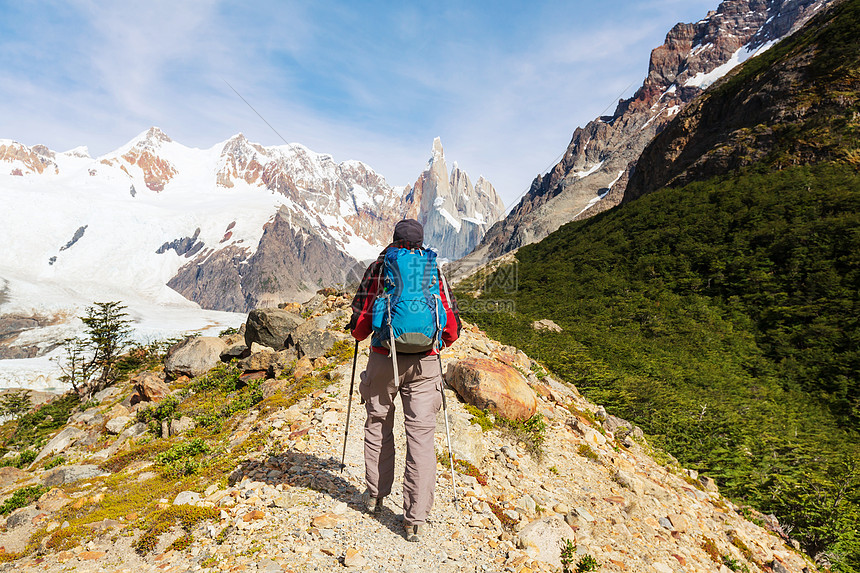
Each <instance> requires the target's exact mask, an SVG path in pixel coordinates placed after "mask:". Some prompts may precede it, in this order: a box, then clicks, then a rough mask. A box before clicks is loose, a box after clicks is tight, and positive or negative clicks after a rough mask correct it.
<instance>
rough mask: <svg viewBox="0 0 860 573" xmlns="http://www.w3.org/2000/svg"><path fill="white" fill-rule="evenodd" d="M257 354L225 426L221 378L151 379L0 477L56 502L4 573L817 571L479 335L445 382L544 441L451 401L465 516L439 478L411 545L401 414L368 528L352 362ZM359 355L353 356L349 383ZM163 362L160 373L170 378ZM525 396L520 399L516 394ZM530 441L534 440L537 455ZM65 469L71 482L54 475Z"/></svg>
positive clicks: (329, 308)
mask: <svg viewBox="0 0 860 573" xmlns="http://www.w3.org/2000/svg"><path fill="white" fill-rule="evenodd" d="M323 299H324V300H322V301H321V300H319V299H318V300H317V301H316V305H315V306H313V307H308V306H307V305H306V306H305V307H295V308H292V309H287V310H293V311H297V312H300V313H302V314H304V315H305V318H309V320H308V321H307V322H308V323H311V322H312V323H313V328H310V327H303V329H300V331H302V330H303V331H304V332H305V335H307V336H311V337H312V338H313V339H314V340H317V341H319V340H322V339H325V341H327V342H325V345H327V346H329V347H330V345H329V343H332V344H334V342H336V340H337V339H339V338H341V337H340V335H339V334H338V329H339V328H342V325H343V323H344V322H345V320H346V312H345V310H344V306H345V301H344V300H343V299H337V298H336V297H329V298H328V299H325V297H323ZM308 315H310V317H309V316H308ZM269 326H271V324H270V325H269ZM299 327H300V325H298V324H294V325H292V326H289V327H288V328H292V329H294V330H295V329H296V328H299ZM258 330H260V329H258ZM323 331H327V332H329V333H331V334H328V335H324V334H323ZM302 340H305V348H307V349H310V348H311V346H312V345H311V344H310V343H309V342H307V341H306V339H302ZM203 342H206V341H203ZM203 342H201V343H200V344H203ZM222 344H223V345H222ZM255 344H256V343H255ZM299 344H301V342H300V343H299ZM215 346H217V348H218V353H219V354H220V355H225V356H226V355H228V354H229V351H230V349H231V348H232V349H233V351H236V352H237V353H238V351H237V350H236V347H237V346H241V341H237V337H236V336H235V335H234V336H232V337H224V339H223V340H221V341H219V343H217V344H215ZM252 348H253V350H254V352H253V354H251V356H250V357H249V356H247V354H248V353H249V352H250V351H251V349H248V350H247V351H245V352H244V354H245V355H246V357H245V358H244V359H243V362H241V364H244V366H245V367H244V368H243V372H244V373H243V375H242V376H243V378H244V380H243V382H244V383H247V384H248V386H247V387H246V388H258V389H259V392H260V394H259V395H258V396H257V398H258V399H257V400H256V401H251V402H252V403H251V405H250V406H248V407H242V404H239V402H238V401H237V400H238V399H239V398H241V397H242V396H243V394H242V393H241V392H242V390H238V391H231V392H227V393H226V394H225V398H224V400H231V399H232V400H234V402H231V403H233V404H239V405H238V406H236V407H235V413H232V412H233V410H230V411H228V412H227V413H226V414H224V415H225V416H227V417H226V418H225V420H226V421H225V422H224V424H223V428H220V427H218V426H214V428H215V429H213V426H208V425H207V424H209V422H207V418H206V416H205V415H204V414H202V413H201V412H204V413H205V411H206V409H210V410H212V411H215V410H218V409H219V408H223V404H221V403H215V402H212V401H211V400H210V401H208V402H207V401H205V400H203V397H206V396H209V394H207V393H206V392H207V391H204V390H202V389H201V388H203V386H201V384H200V383H199V381H200V380H204V379H207V380H208V379H211V376H212V374H211V373H210V374H209V376H210V378H205V376H206V375H204V374H202V373H200V374H197V375H195V376H196V377H194V376H181V375H177V373H175V372H174V373H173V375H172V376H168V377H167V378H166V380H167V381H165V377H164V372H162V371H160V369H158V368H156V369H155V370H154V371H152V372H149V373H143V374H139V375H137V376H136V377H134V378H132V379H131V380H130V381H129V382H125V383H121V384H118V385H116V386H114V387H112V388H109V389H108V390H106V391H104V392H102V393H101V394H100V395H99V396H98V397H97V400H98V402H97V405H93V406H91V407H89V408H86V409H84V410H82V411H81V410H79V411H77V412H76V413H75V414H73V415H72V416H71V418H70V419H69V423H68V425H67V426H66V427H65V428H64V429H63V430H61V431H60V432H59V433H58V434H57V435H56V436H54V437H53V438H52V439H51V440H50V441H49V442H48V443H47V444H46V445H45V446H44V447H43V448H42V451H41V452H40V454H39V456H40V457H39V458H37V460H36V461H34V462H33V464H32V465H31V466H30V467H29V468H27V469H15V468H11V467H5V468H0V495H2V498H6V499H8V498H10V497H11V496H12V494H13V493H14V492H16V491H20V490H21V489H22V488H25V487H30V486H38V487H40V488H41V489H40V490H39V492H40V493H41V492H42V491H45V492H46V493H43V494H42V495H41V497H39V498H38V500H36V501H34V502H33V503H30V504H29V505H26V506H24V507H22V508H19V509H16V510H15V511H13V512H11V514H10V515H9V516H8V518H7V520H6V523H5V527H3V529H2V533H0V546H2V547H3V551H4V552H5V553H0V556H2V557H3V560H4V561H6V562H7V563H5V564H3V565H0V568H2V570H13V569H14V570H20V571H50V572H59V571H72V570H74V571H77V572H84V571H117V572H119V571H124V572H132V571H134V572H135V573H138V572H140V573H142V572H144V571H153V572H156V571H157V572H180V571H261V572H267V573H274V572H280V571H292V572H299V571H335V570H340V569H342V568H348V569H354V570H362V571H391V572H394V571H422V572H423V571H452V572H453V571H499V572H501V571H515V572H530V571H560V570H562V567H563V563H562V561H561V553H560V552H561V548H562V547H564V546H565V540H569V541H570V543H571V545H575V554H573V555H572V556H571V563H572V564H571V566H570V569H571V570H576V564H577V562H580V561H581V560H583V559H585V558H586V556H590V557H592V558H593V559H594V560H596V562H597V563H598V564H599V569H596V570H599V571H644V572H657V573H668V572H681V571H684V572H716V571H719V572H721V573H722V572H726V571H731V570H734V571H753V572H754V571H774V572H778V573H782V572H792V573H794V572H797V573H800V572H801V571H806V570H809V571H811V570H813V567H812V565H810V563H809V561H808V559H806V558H805V557H804V556H803V555H802V554H800V553H798V552H796V551H795V550H794V549H792V548H791V546H790V545H788V544H787V540H786V539H784V538H782V537H780V536H779V535H777V534H776V533H774V531H776V532H779V530H778V524H775V523H774V522H773V521H771V520H768V519H767V518H765V517H764V516H761V515H753V516H752V520H748V519H745V518H744V517H743V516H742V515H741V514H740V513H739V511H740V509H739V508H738V507H736V506H735V505H733V504H732V503H731V502H730V501H728V500H726V499H725V498H723V497H721V496H720V495H719V493H718V492H717V491H716V487H715V486H714V484H713V483H712V482H711V481H710V480H708V479H707V478H704V477H702V478H699V476H696V475H695V473H694V472H687V471H685V470H683V469H682V468H680V467H679V466H678V465H677V464H676V463H671V457H667V456H665V455H661V454H660V453H659V452H654V451H653V450H652V449H651V448H650V446H649V445H648V443H647V441H646V439H645V437H644V436H642V434H641V431H639V430H638V429H637V428H635V427H632V426H631V425H630V424H628V423H626V422H624V421H623V420H620V419H618V418H614V417H613V416H611V415H608V414H607V413H606V412H605V411H603V409H602V408H600V407H598V406H595V405H593V404H590V403H589V402H588V401H587V400H585V399H584V398H583V397H582V396H580V395H579V394H578V393H577V392H576V390H575V389H574V388H570V387H567V386H565V385H563V384H561V383H559V382H557V381H555V380H554V379H553V378H552V377H551V376H548V375H545V373H544V372H543V371H542V369H541V368H540V366H539V365H538V364H537V363H535V362H533V361H531V360H530V359H529V358H528V357H527V356H525V355H524V354H523V353H522V352H520V351H518V350H517V349H515V348H511V347H502V346H501V345H500V344H499V343H497V342H495V341H492V340H489V339H488V338H487V337H486V336H485V335H484V334H483V333H482V332H480V331H478V329H477V328H475V327H472V326H468V325H466V327H465V328H464V332H463V335H462V336H461V338H460V340H459V341H458V342H457V343H456V344H455V345H454V346H453V347H452V348H450V349H446V350H445V352H444V353H443V359H442V360H443V363H444V368H445V369H446V371H448V372H450V376H449V379H450V380H451V382H452V384H453V385H454V386H457V387H458V388H459V389H460V392H461V393H463V394H465V395H466V396H467V397H468V399H469V400H471V401H473V402H478V403H479V405H481V404H480V401H481V400H482V399H483V398H486V394H484V395H482V394H481V392H478V391H470V390H469V388H470V387H472V388H474V385H472V386H470V385H469V383H468V380H473V381H474V380H477V381H478V382H479V383H480V385H482V386H483V387H484V388H485V389H486V388H491V389H492V388H494V386H493V384H495V385H496V386H497V387H498V386H499V385H501V386H505V385H507V386H506V387H507V388H509V389H510V390H509V393H510V395H512V396H519V397H518V398H516V401H517V403H518V404H519V406H520V407H522V405H523V404H525V407H527V408H532V409H533V410H534V411H536V412H537V413H539V414H540V415H541V416H543V419H544V421H545V428H544V429H543V430H542V431H535V426H533V425H532V426H528V427H529V428H531V429H532V430H533V431H532V432H531V433H529V432H527V431H526V432H523V431H522V429H523V425H522V424H520V425H517V424H505V423H503V421H502V420H500V419H499V417H497V416H493V415H492V414H490V415H485V414H483V413H480V412H479V411H477V410H475V409H474V408H467V406H466V404H465V403H464V402H463V401H462V399H460V398H459V396H458V395H457V394H456V393H455V392H454V391H453V390H450V389H449V390H446V392H447V397H448V400H447V402H448V416H449V421H450V423H451V433H452V439H453V441H454V453H455V456H456V458H457V459H458V460H463V462H458V463H457V464H456V468H457V470H458V471H457V472H456V473H455V479H456V484H457V494H458V498H459V503H457V504H455V502H454V491H453V489H452V482H451V474H450V470H449V469H448V468H446V467H445V466H444V465H443V464H442V463H440V464H439V465H438V467H437V474H438V475H437V487H436V503H435V506H434V509H433V512H432V514H431V518H430V521H429V523H428V525H427V527H426V532H425V534H424V536H423V540H422V541H421V542H420V543H409V542H407V541H406V540H405V539H404V536H403V531H402V525H401V522H400V519H401V517H402V511H401V499H402V498H401V495H400V489H399V488H400V480H399V476H400V475H402V472H403V457H404V456H403V452H404V446H405V439H404V436H403V425H402V413H400V412H398V413H399V420H398V424H397V426H396V430H395V432H396V440H397V448H398V469H397V474H398V479H397V480H396V481H395V487H394V492H393V493H392V495H391V496H389V498H387V499H386V500H385V502H384V509H383V510H382V512H381V513H380V514H379V515H368V514H366V513H364V512H363V511H362V506H361V494H362V492H363V490H364V486H363V474H364V468H363V457H362V426H363V423H364V419H365V414H364V409H363V407H362V406H361V405H359V400H358V396H357V392H356V395H355V398H354V399H353V403H352V406H353V407H352V413H351V417H350V421H349V439H348V442H347V450H346V468H345V470H344V471H343V472H341V471H340V468H339V466H340V455H341V448H342V446H343V437H344V426H345V423H346V418H347V404H348V394H349V387H350V370H351V361H350V358H351V353H350V352H343V351H341V352H339V353H337V354H336V355H332V353H331V348H329V352H328V354H329V356H328V357H324V358H319V357H317V358H315V359H313V360H311V359H310V354H307V355H305V357H304V358H303V359H301V360H298V361H294V359H295V358H296V355H295V353H296V350H280V351H279V352H276V351H275V350H273V349H268V348H265V347H260V346H255V345H252ZM335 348H338V346H337V345H335ZM340 348H341V349H344V348H345V349H346V350H350V349H351V345H350V343H349V342H348V341H347V342H346V343H342V344H341V345H340ZM225 352H226V353H227V354H225ZM309 352H310V350H309ZM313 353H318V352H311V354H313ZM367 353H368V349H367V346H366V344H365V345H362V346H361V351H360V353H359V358H358V369H357V370H358V372H360V371H361V370H362V369H363V368H364V365H365V364H366V361H367ZM240 355H241V354H240ZM216 356H217V354H216ZM175 357H176V353H174V358H175ZM290 358H292V359H293V360H289V361H288V359H290ZM174 362H175V361H174ZM266 362H267V364H266ZM288 362H289V363H288ZM170 364H171V360H170V359H168V370H170ZM455 364H456V365H457V366H453V365H455ZM261 365H265V366H266V370H265V371H263V370H261V369H260V367H261ZM251 367H253V368H251ZM220 368H222V369H223V368H224V367H223V366H222V367H220ZM449 368H450V370H449ZM215 372H219V371H218V370H216V371H215ZM494 373H495V374H494ZM470 376H471V378H469V377H470ZM174 378H175V379H174ZM454 378H456V380H454ZM255 381H256V382H255ZM311 382H312V383H311ZM519 383H522V384H523V386H525V388H526V389H525V390H523V389H522V388H519V389H516V390H513V389H512V388H513V387H514V386H515V385H516V384H519ZM356 384H357V383H356ZM189 389H190V390H189ZM195 389H196V390H195ZM171 396H173V397H172V398H171ZM213 396H214V395H213ZM482 396H483V398H482ZM216 397H217V396H216ZM237 397H238V398H237ZM260 398H262V400H260ZM165 400H174V401H175V402H177V403H178V406H176V407H175V411H174V412H173V413H172V414H171V416H170V417H169V418H170V419H167V420H162V421H161V425H160V426H159V423H158V422H156V423H153V420H152V419H150V420H149V421H148V422H141V421H140V420H142V419H145V418H146V416H145V415H142V414H139V413H138V412H139V411H141V410H146V409H147V408H149V409H150V411H154V410H153V408H154V407H155V406H157V405H158V404H165V403H167V402H165ZM497 401H499V400H497ZM500 402H501V401H500ZM195 408H197V409H196V410H195ZM201 408H202V409H201ZM218 411H221V412H222V413H223V412H224V410H223V409H222V410H218ZM195 412H196V413H195ZM473 422H480V423H483V425H484V427H485V429H486V431H484V430H482V427H481V426H480V425H478V424H477V423H473ZM511 428H513V429H511ZM517 428H519V433H517ZM159 430H161V432H160V433H161V434H162V435H161V436H160V437H159V436H157V435H156V433H158V431H159ZM437 430H438V431H437V434H436V447H437V451H438V452H439V453H444V452H446V446H445V431H444V418H443V417H442V413H440V415H439V419H438V425H437ZM535 436H538V438H543V441H542V442H541V443H538V444H537V445H536V444H535V442H534V441H533V440H532V439H531V438H533V437H535ZM538 442H540V440H538ZM194 443H197V444H202V443H205V444H206V446H205V447H206V448H208V450H207V452H208V453H207V452H204V453H203V454H197V457H190V458H188V459H190V460H192V462H191V463H197V462H198V461H199V467H193V468H190V473H186V472H185V471H184V470H183V471H181V472H179V473H177V472H176V471H175V469H176V466H175V463H174V462H173V461H171V460H170V459H168V458H165V452H175V451H178V450H177V449H176V448H177V447H179V446H182V447H185V446H186V445H188V444H194ZM60 455H62V456H63V457H62V463H61V464H60V465H57V467H53V468H47V469H46V468H45V465H54V464H51V463H49V462H50V460H55V459H58V458H57V456H60ZM201 456H202V457H201ZM658 459H659V460H661V461H657V460H658ZM195 460H196V461H195ZM667 460H669V463H667ZM172 463H174V465H170V464H172ZM183 467H184V468H185V470H188V469H189V468H188V467H185V466H183ZM469 474H471V475H469ZM754 521H755V522H759V523H760V524H761V525H763V526H764V527H762V526H760V525H757V524H756V523H754ZM583 563H585V561H583ZM807 568H808V569H807ZM582 570H589V569H587V568H584V569H582Z"/></svg>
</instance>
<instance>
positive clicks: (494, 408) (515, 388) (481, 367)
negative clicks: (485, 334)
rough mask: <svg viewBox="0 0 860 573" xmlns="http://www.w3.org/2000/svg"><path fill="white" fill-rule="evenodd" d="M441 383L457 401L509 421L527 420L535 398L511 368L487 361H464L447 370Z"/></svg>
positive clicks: (470, 359) (475, 359) (533, 408)
mask: <svg viewBox="0 0 860 573" xmlns="http://www.w3.org/2000/svg"><path fill="white" fill-rule="evenodd" d="M445 380H446V381H447V382H448V384H449V385H450V386H451V387H452V388H453V389H454V391H455V392H457V394H459V395H460V397H461V398H462V399H463V400H465V401H466V402H468V403H469V404H472V405H473V406H475V407H477V408H480V409H482V410H490V411H491V412H493V413H494V414H496V415H499V416H502V417H504V418H508V419H509V420H527V419H529V418H531V417H532V416H534V414H535V411H536V410H537V397H536V396H535V393H534V391H533V390H532V389H531V388H530V387H529V385H528V383H527V382H526V380H525V378H523V376H522V375H521V374H520V373H519V372H517V371H516V370H515V369H514V368H511V367H510V366H508V365H506V364H502V363H501V362H498V361H496V360H493V359H491V358H464V359H463V360H459V361H458V362H455V363H454V364H451V365H449V366H448V373H447V374H446V376H445Z"/></svg>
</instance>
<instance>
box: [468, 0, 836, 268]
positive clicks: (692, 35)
mask: <svg viewBox="0 0 860 573" xmlns="http://www.w3.org/2000/svg"><path fill="white" fill-rule="evenodd" d="M831 1H832V0H797V1H796V0H725V1H723V2H721V3H720V5H719V6H718V9H717V10H715V11H711V12H710V13H709V14H708V15H707V16H706V17H705V18H704V19H702V20H700V21H699V22H696V23H692V24H686V23H679V24H677V25H676V26H674V27H673V28H672V30H670V31H669V33H668V34H667V36H666V40H665V42H664V44H663V45H662V46H659V47H657V48H655V49H654V50H653V51H652V53H651V57H650V61H649V71H648V75H647V76H646V78H645V80H644V81H643V83H642V85H641V86H640V87H639V89H638V90H637V91H636V93H635V94H634V95H633V96H632V97H630V98H628V99H625V100H621V101H619V103H618V105H617V107H616V109H615V112H614V113H613V114H612V115H610V116H602V117H599V118H596V119H595V120H593V121H591V122H589V123H588V124H587V125H586V126H584V127H577V128H576V129H575V130H574V133H573V135H572V137H571V140H570V143H569V145H568V147H567V150H566V151H565V153H564V155H563V157H562V159H561V161H559V162H558V163H557V164H556V165H555V166H553V167H552V168H551V169H550V170H549V171H548V172H547V173H545V174H542V175H539V176H538V177H536V178H535V180H534V181H533V182H532V185H531V187H530V188H529V190H528V191H527V192H526V193H525V195H524V196H523V198H522V199H521V200H520V202H519V203H518V204H517V205H516V206H514V207H513V208H512V210H511V211H510V213H508V214H507V216H506V217H505V218H504V219H503V220H501V221H499V222H498V223H496V224H495V225H494V226H493V227H491V228H490V229H489V230H488V232H487V234H486V235H485V237H484V238H483V239H482V241H481V244H480V245H479V246H478V247H477V248H476V249H475V251H474V252H473V253H471V254H470V255H469V256H468V257H466V258H465V259H464V260H463V261H461V262H459V263H457V264H455V265H452V269H453V272H454V273H456V274H464V273H467V272H469V271H470V270H472V269H474V268H475V267H476V266H478V265H480V264H482V263H484V262H486V261H488V260H490V259H492V258H495V257H498V256H500V255H502V254H503V253H506V252H509V251H512V250H514V249H516V248H518V247H520V246H522V245H526V244H530V243H533V242H535V241H538V240H540V239H542V238H543V237H545V236H547V235H548V234H549V233H550V232H552V231H554V230H556V229H557V228H559V227H560V226H561V225H563V224H564V223H567V222H569V221H574V220H581V219H583V218H588V217H591V216H593V215H595V214H597V213H600V212H602V211H604V210H606V209H609V208H611V207H613V206H614V205H617V204H618V203H620V202H621V198H622V196H623V192H624V189H625V188H626V186H627V182H628V178H629V175H630V172H631V170H632V167H633V165H634V164H635V163H636V161H637V159H638V157H639V154H640V153H641V152H642V151H643V150H644V149H645V147H646V146H647V144H648V143H649V142H650V140H651V139H652V138H653V137H654V136H655V135H656V134H657V133H659V132H660V131H661V130H662V128H663V126H665V125H666V124H667V123H668V122H669V121H670V120H671V119H672V118H673V117H674V116H675V115H676V114H677V113H678V112H679V111H680V110H681V109H682V108H683V107H684V106H686V105H687V104H688V103H689V102H690V101H692V100H694V99H695V97H696V96H697V95H698V94H700V93H701V92H702V90H703V88H706V87H708V85H710V83H712V82H713V81H716V79H718V77H720V76H721V75H723V74H725V73H727V72H728V71H729V70H730V69H731V68H732V66H733V65H737V64H739V63H741V62H742V61H744V60H745V59H747V58H749V57H751V56H752V55H754V54H755V53H760V52H762V51H766V50H767V49H768V48H769V47H770V46H771V45H772V44H773V43H774V42H776V41H777V40H779V39H781V38H782V37H784V36H785V35H787V34H790V33H791V32H792V31H794V30H796V29H797V28H798V27H800V26H801V25H802V24H803V23H804V22H805V21H807V20H808V19H809V18H810V17H811V16H812V15H813V14H814V13H815V12H817V11H818V10H819V9H821V7H823V6H826V5H828V4H829V3H830V2H831Z"/></svg>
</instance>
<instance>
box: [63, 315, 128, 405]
mask: <svg viewBox="0 0 860 573" xmlns="http://www.w3.org/2000/svg"><path fill="white" fill-rule="evenodd" d="M125 309H126V306H124V305H123V304H121V303H120V302H97V303H95V304H94V305H93V306H89V307H87V309H86V316H82V317H81V320H82V321H83V323H84V326H85V331H86V334H85V336H84V337H83V338H79V337H75V338H67V339H65V340H64V341H63V346H64V348H65V350H66V355H65V357H64V359H63V360H61V361H60V363H59V366H60V371H61V372H62V375H61V376H60V380H61V381H63V382H66V383H69V384H71V385H72V389H74V390H75V391H76V392H77V393H78V394H81V395H84V394H92V393H95V392H98V391H99V390H102V389H104V388H106V387H107V386H109V385H110V383H111V381H112V379H113V367H114V364H115V363H116V361H117V359H118V358H119V356H120V354H122V352H123V351H124V350H125V348H126V347H127V345H128V341H129V337H130V335H131V321H130V320H129V319H128V313H126V312H124V311H125Z"/></svg>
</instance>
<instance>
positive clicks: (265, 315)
mask: <svg viewBox="0 0 860 573" xmlns="http://www.w3.org/2000/svg"><path fill="white" fill-rule="evenodd" d="M304 322H305V319H303V318H302V317H301V316H299V315H298V314H294V313H292V312H287V311H286V310H281V309H278V308H257V309H254V310H252V311H251V312H250V313H249V314H248V322H246V323H245V345H246V346H247V347H248V348H251V343H252V342H256V343H257V344H262V345H263V346H268V347H270V348H274V349H275V350H281V349H282V348H286V347H289V346H292V345H293V344H294V342H293V338H292V334H293V332H295V330H296V328H298V327H299V326H300V325H302V324H304Z"/></svg>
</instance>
